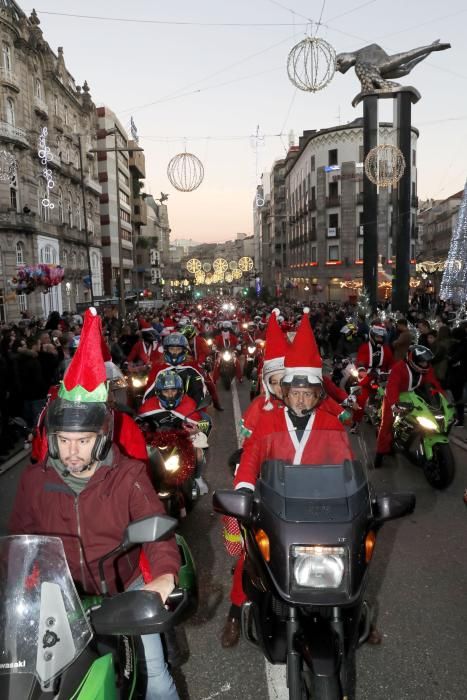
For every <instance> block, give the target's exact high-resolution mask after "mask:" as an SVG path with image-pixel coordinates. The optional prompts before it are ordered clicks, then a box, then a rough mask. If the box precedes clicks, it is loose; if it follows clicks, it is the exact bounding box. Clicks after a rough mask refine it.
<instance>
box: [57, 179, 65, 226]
mask: <svg viewBox="0 0 467 700" xmlns="http://www.w3.org/2000/svg"><path fill="white" fill-rule="evenodd" d="M64 222H65V219H64V218H63V191H62V188H61V187H59V188H58V223H59V224H63V223H64Z"/></svg>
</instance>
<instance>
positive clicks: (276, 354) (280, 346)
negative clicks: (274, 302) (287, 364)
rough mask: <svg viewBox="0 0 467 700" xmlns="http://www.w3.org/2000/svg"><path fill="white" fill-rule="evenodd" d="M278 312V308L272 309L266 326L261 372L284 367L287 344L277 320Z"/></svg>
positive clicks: (273, 370)
mask: <svg viewBox="0 0 467 700" xmlns="http://www.w3.org/2000/svg"><path fill="white" fill-rule="evenodd" d="M279 313H280V311H279V309H273V311H272V313H271V315H270V317H269V321H268V325H267V328H266V344H265V348H264V365H263V374H264V373H266V372H267V373H268V374H269V373H273V372H277V371H279V370H282V369H284V359H285V355H286V352H287V350H288V347H289V344H288V343H287V340H286V338H285V336H284V334H283V333H282V331H281V329H280V326H279V324H278V322H277V316H278V314H279Z"/></svg>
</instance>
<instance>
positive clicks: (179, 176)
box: [167, 151, 204, 192]
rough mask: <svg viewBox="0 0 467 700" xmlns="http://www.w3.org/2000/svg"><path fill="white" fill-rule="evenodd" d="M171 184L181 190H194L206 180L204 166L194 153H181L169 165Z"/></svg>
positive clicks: (168, 172)
mask: <svg viewBox="0 0 467 700" xmlns="http://www.w3.org/2000/svg"><path fill="white" fill-rule="evenodd" d="M167 177H168V178H169V180H170V184H171V185H172V186H173V187H175V189H176V190H179V192H193V190H196V189H197V188H198V187H199V186H200V185H201V183H202V182H203V180H204V166H203V164H202V162H201V161H200V159H199V158H197V156H195V155H193V153H186V151H185V153H179V154H178V155H176V156H174V157H173V158H172V160H171V161H170V163H169V164H168V166H167Z"/></svg>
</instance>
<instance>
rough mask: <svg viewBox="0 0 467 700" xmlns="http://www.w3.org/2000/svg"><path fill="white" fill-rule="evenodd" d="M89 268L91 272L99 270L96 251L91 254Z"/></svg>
mask: <svg viewBox="0 0 467 700" xmlns="http://www.w3.org/2000/svg"><path fill="white" fill-rule="evenodd" d="M91 268H92V271H93V272H99V256H98V254H97V253H93V254H92V255H91Z"/></svg>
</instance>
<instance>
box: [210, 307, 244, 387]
mask: <svg viewBox="0 0 467 700" xmlns="http://www.w3.org/2000/svg"><path fill="white" fill-rule="evenodd" d="M214 345H215V347H216V350H217V352H218V353H221V352H222V351H224V350H230V351H231V352H232V353H233V355H234V357H233V361H234V364H235V376H236V378H237V381H238V382H240V383H241V382H242V381H243V377H242V369H241V367H240V363H239V361H238V358H237V356H236V355H235V351H239V350H241V346H240V344H239V339H238V338H237V336H236V335H235V333H233V331H232V323H231V321H222V325H221V329H220V333H218V334H217V335H216V336H215V338H214ZM219 375H220V361H219V355H218V356H217V358H216V362H215V365H214V371H213V375H212V378H213V381H214V384H216V383H217V380H218V379H219Z"/></svg>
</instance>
